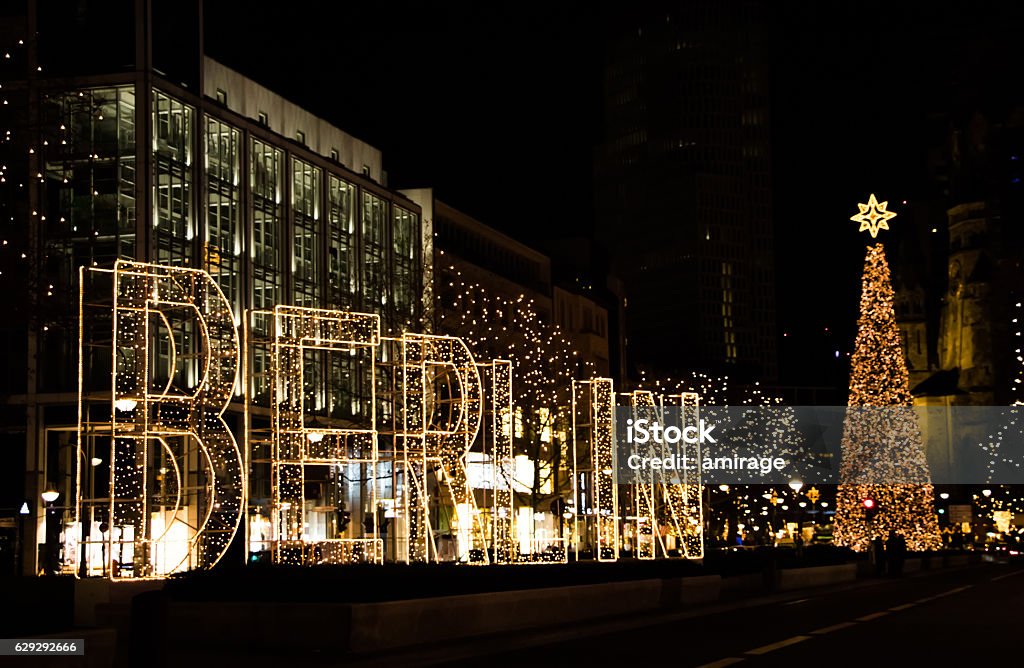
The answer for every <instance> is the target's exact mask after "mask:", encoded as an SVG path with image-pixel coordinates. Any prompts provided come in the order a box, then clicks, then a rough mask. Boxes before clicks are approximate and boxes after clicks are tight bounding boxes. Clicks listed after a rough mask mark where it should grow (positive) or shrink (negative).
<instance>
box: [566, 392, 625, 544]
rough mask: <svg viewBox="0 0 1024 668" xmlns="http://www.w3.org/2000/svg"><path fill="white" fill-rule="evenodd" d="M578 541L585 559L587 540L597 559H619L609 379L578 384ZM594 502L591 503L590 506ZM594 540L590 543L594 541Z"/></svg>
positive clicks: (575, 482) (575, 402)
mask: <svg viewBox="0 0 1024 668" xmlns="http://www.w3.org/2000/svg"><path fill="white" fill-rule="evenodd" d="M572 447H573V499H574V511H573V517H574V522H573V528H574V530H573V536H574V537H573V540H574V546H573V547H574V552H575V557H576V559H577V560H578V559H579V558H580V556H579V553H580V540H581V539H582V538H584V537H585V538H586V539H587V541H588V544H590V546H591V547H592V548H593V551H594V556H595V558H596V559H597V560H598V561H615V560H616V559H618V557H619V548H620V544H619V496H618V485H617V484H616V481H615V466H616V459H617V457H616V453H615V387H614V383H613V381H612V380H611V379H610V378H594V379H592V380H583V381H578V380H573V382H572ZM589 499H592V500H593V502H592V503H587V501H588V500H589ZM591 540H592V541H593V542H592V543H590V541H591Z"/></svg>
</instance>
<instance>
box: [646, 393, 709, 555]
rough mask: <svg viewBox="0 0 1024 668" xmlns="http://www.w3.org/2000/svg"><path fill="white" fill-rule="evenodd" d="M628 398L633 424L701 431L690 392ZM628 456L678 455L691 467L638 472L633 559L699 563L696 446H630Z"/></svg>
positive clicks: (700, 541)
mask: <svg viewBox="0 0 1024 668" xmlns="http://www.w3.org/2000/svg"><path fill="white" fill-rule="evenodd" d="M628 398H629V402H630V406H631V414H632V416H633V419H634V420H640V419H647V420H648V421H649V422H655V421H656V422H658V423H660V424H662V425H664V426H665V427H666V428H668V427H669V426H670V424H669V422H670V421H678V422H679V424H678V425H676V426H677V427H678V428H679V430H680V432H683V431H684V430H685V427H687V426H691V425H692V426H694V427H698V426H699V420H698V401H699V395H697V394H696V393H694V392H687V393H684V394H677V395H670V396H668V397H664V396H661V395H655V394H654V393H653V392H650V391H646V390H636V391H634V392H631V393H629V394H628ZM666 399H667V400H668V401H666ZM666 408H670V409H669V410H666ZM630 450H631V454H636V455H638V456H640V457H641V458H645V457H646V458H654V457H657V458H659V459H661V460H663V461H664V460H666V459H669V458H675V457H676V455H678V456H679V458H680V461H681V462H684V463H688V465H689V466H692V467H693V468H684V469H681V470H680V469H678V468H676V469H658V470H655V469H641V470H638V471H636V478H635V483H636V484H635V485H634V489H633V490H632V491H633V501H634V503H633V517H635V518H636V519H635V520H633V521H634V522H635V525H634V527H633V533H634V535H635V536H636V556H637V557H638V558H640V559H654V558H655V557H657V556H663V557H686V558H689V559H700V558H702V557H703V534H702V527H703V521H702V517H701V504H700V499H701V496H700V489H701V484H700V466H699V463H700V457H701V455H700V444H699V443H685V442H681V443H679V444H678V447H676V448H673V447H670V445H669V444H667V443H660V444H659V443H654V442H653V440H652V441H651V442H649V443H646V444H643V445H640V444H632V445H631V449H630ZM662 525H667V529H668V531H669V532H670V534H671V535H672V536H673V537H674V540H675V541H676V544H675V545H673V546H671V547H670V546H669V545H668V543H667V541H666V536H665V535H663V533H662V531H661V526H662Z"/></svg>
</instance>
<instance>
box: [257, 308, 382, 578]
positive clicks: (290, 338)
mask: <svg viewBox="0 0 1024 668" xmlns="http://www.w3.org/2000/svg"><path fill="white" fill-rule="evenodd" d="M253 315H254V316H255V317H256V319H258V320H260V321H265V322H267V323H268V324H269V326H268V329H267V331H269V332H273V339H272V341H271V342H270V347H271V350H272V355H271V358H270V359H271V383H270V387H271V402H270V411H271V423H272V425H273V429H272V432H271V462H270V463H271V537H270V541H269V542H270V549H271V559H272V560H273V561H274V563H282V564H291V565H302V564H323V563H329V564H342V563H353V562H355V561H369V562H373V563H380V562H381V561H382V560H383V543H382V541H380V539H379V538H378V530H379V529H378V527H377V522H376V507H377V486H376V479H375V476H370V480H369V490H368V491H369V499H370V501H369V508H370V509H371V511H370V512H371V513H372V515H373V518H374V519H373V523H372V528H371V531H370V532H369V533H370V535H369V536H368V537H363V538H352V537H340V536H328V537H324V538H318V539H315V540H314V539H312V538H310V537H309V535H308V534H307V532H305V531H304V528H305V527H306V525H307V524H308V523H309V522H310V520H311V519H312V518H311V517H310V516H309V510H308V509H307V507H306V504H305V488H306V479H307V473H306V472H307V468H309V467H319V468H321V469H322V468H323V467H325V466H326V467H328V470H339V469H342V468H345V467H348V466H349V465H351V464H364V465H366V466H368V467H370V469H371V470H376V467H377V464H378V453H377V432H376V429H375V420H374V419H373V416H372V415H371V419H370V427H369V428H368V429H358V428H351V427H344V428H341V427H325V426H319V425H317V426H314V425H312V424H308V423H307V419H306V414H305V411H306V401H305V399H306V392H307V388H306V387H305V386H304V383H303V379H304V371H305V368H304V364H305V361H306V360H307V359H308V356H309V354H310V353H314V352H319V353H321V354H330V353H334V354H348V353H349V352H356V353H357V354H358V353H359V352H360V351H366V350H369V349H373V348H374V347H376V346H378V345H379V343H380V338H381V337H380V316H378V315H374V314H369V313H353V312H348V311H335V310H326V309H314V308H306V307H299V306H284V305H278V306H276V307H275V308H274V309H273V310H272V311H254V312H253ZM371 373H372V372H371ZM375 386H376V382H374V379H373V378H372V376H371V383H370V387H371V388H374V387H375ZM319 389H320V388H313V391H314V392H316V391H317V390H319ZM371 392H372V389H371ZM371 406H374V407H375V406H376V401H375V400H374V397H372V396H371ZM247 420H248V417H247Z"/></svg>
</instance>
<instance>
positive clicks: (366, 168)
mask: <svg viewBox="0 0 1024 668" xmlns="http://www.w3.org/2000/svg"><path fill="white" fill-rule="evenodd" d="M369 175H370V166H369V165H363V176H369Z"/></svg>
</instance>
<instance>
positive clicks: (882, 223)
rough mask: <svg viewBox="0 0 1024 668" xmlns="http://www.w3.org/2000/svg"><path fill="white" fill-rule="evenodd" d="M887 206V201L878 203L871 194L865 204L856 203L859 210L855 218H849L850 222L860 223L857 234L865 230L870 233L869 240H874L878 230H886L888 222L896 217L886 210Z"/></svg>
mask: <svg viewBox="0 0 1024 668" xmlns="http://www.w3.org/2000/svg"><path fill="white" fill-rule="evenodd" d="M888 205H889V202H888V201H885V202H879V201H878V200H877V199H875V194H874V193H871V196H870V197H868V203H867V204H861V203H859V202H858V203H857V208H858V209H860V212H859V213H858V214H857V215H855V216H850V220H852V221H853V222H855V223H860V229H859V230H857V231H858V232H863V231H864V230H867V231H868V232H870V233H871V238H872V239H874V238H875V237H877V236H878V231H879V230H888V229H889V220H890V219H891V218H895V217H896V214H895V213H894V212H892V211H887V210H886V207H888Z"/></svg>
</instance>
